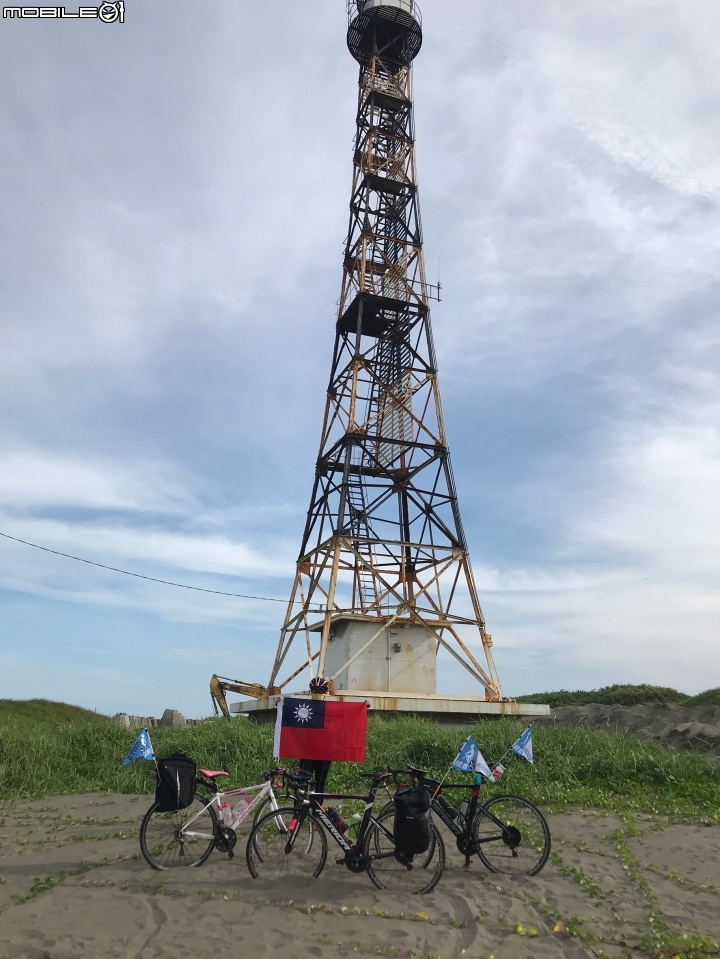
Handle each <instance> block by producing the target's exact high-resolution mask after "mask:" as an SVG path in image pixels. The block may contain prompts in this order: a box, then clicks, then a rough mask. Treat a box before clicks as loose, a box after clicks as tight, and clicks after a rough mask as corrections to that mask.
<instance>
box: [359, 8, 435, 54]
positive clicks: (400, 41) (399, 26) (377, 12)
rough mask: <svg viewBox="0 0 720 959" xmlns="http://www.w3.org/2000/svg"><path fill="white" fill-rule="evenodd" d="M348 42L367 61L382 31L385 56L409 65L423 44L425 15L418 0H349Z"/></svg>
mask: <svg viewBox="0 0 720 959" xmlns="http://www.w3.org/2000/svg"><path fill="white" fill-rule="evenodd" d="M347 8H348V19H349V21H350V24H349V27H348V35H347V44H348V49H349V50H350V53H352V55H353V56H354V57H355V59H356V60H357V61H358V63H360V64H363V65H367V64H368V63H369V61H370V58H371V57H372V55H373V52H374V48H375V42H374V41H375V32H376V30H379V31H380V46H382V47H383V60H384V61H385V62H386V63H388V64H391V63H393V62H394V63H396V64H397V66H398V68H399V67H403V66H408V65H409V64H410V63H411V62H412V61H413V60H414V59H415V57H416V56H417V55H418V53H419V51H420V46H421V44H422V18H421V16H420V9H419V8H418V5H417V4H416V3H415V2H414V0H348V3H347Z"/></svg>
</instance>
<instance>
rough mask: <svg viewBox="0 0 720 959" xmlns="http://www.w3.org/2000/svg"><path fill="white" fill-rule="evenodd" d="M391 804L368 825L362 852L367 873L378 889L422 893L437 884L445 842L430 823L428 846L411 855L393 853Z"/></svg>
mask: <svg viewBox="0 0 720 959" xmlns="http://www.w3.org/2000/svg"><path fill="white" fill-rule="evenodd" d="M394 818H395V809H394V807H390V806H388V807H387V808H386V809H384V810H383V811H382V812H381V813H380V815H379V816H378V817H377V820H376V821H375V822H373V823H371V824H370V828H369V829H368V832H367V836H366V838H365V848H364V850H363V851H364V853H365V855H366V856H367V858H368V866H367V872H368V875H369V876H370V879H371V880H372V882H373V883H374V884H375V885H376V886H377V888H378V889H388V890H389V891H390V892H409V893H412V894H414V895H422V894H423V893H426V892H430V891H431V890H432V889H434V888H435V886H437V884H438V882H439V881H440V876H442V874H443V870H444V869H445V843H444V842H443V839H442V836H441V835H440V833H439V832H438V831H437V829H436V828H435V824H434V823H433V822H432V821H431V822H430V845H429V846H428V848H427V850H426V851H425V852H421V853H417V854H416V855H415V856H407V857H406V856H401V855H396V849H395V840H394V838H393V835H392V827H393V820H394Z"/></svg>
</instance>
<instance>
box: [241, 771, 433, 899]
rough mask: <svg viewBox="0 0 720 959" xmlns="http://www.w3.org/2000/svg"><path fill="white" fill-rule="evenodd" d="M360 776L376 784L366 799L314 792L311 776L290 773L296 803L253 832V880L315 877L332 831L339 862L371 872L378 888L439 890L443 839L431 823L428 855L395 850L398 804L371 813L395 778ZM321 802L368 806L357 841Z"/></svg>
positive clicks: (249, 848)
mask: <svg viewBox="0 0 720 959" xmlns="http://www.w3.org/2000/svg"><path fill="white" fill-rule="evenodd" d="M361 775H362V776H365V777H366V778H367V779H370V780H371V782H370V790H369V792H368V794H367V795H366V796H355V795H348V794H346V793H313V792H311V791H310V789H309V780H310V773H306V772H302V771H301V772H297V773H292V774H290V773H285V784H286V785H288V786H290V788H291V789H292V790H293V792H294V794H295V802H294V805H293V806H288V807H285V808H281V809H278V810H276V811H274V812H270V813H268V814H267V815H266V816H263V818H262V819H260V821H259V822H258V823H257V825H256V826H255V827H254V829H253V830H252V832H251V833H250V836H249V838H248V842H247V847H246V858H247V864H248V869H249V870H250V875H251V876H252V877H253V878H254V879H261V878H262V879H266V878H268V879H269V878H278V877H280V876H304V877H307V878H313V879H316V878H317V877H318V876H319V875H320V873H321V872H322V871H323V867H324V866H325V861H326V859H327V838H326V834H325V833H326V831H327V832H328V833H330V835H331V836H332V838H333V839H334V840H335V842H336V843H337V844H338V846H340V848H341V849H342V851H343V855H342V856H339V857H338V858H336V860H335V862H336V863H337V864H338V865H340V866H346V867H347V868H348V869H349V870H350V871H351V872H356V873H361V872H367V874H368V876H369V877H370V879H371V881H372V882H373V883H374V884H375V885H376V886H377V888H378V889H388V890H392V891H393V892H409V893H416V894H422V893H426V892H430V890H431V889H434V888H435V886H436V885H437V883H438V881H439V879H440V876H441V875H442V873H443V869H444V868H445V844H444V843H443V840H442V836H441V835H440V833H439V832H438V831H437V829H436V827H435V826H434V825H433V824H432V823H431V824H430V830H431V837H430V845H429V847H428V849H427V851H426V852H422V853H418V854H417V855H414V856H413V855H404V854H403V853H402V852H400V851H399V850H398V849H396V845H395V840H394V838H393V831H392V827H393V820H394V815H395V809H394V806H393V805H392V804H391V805H390V806H388V807H386V808H384V809H383V810H382V812H381V813H380V814H379V815H378V816H374V815H373V812H372V810H373V805H374V804H375V798H376V795H377V791H378V789H379V788H380V787H381V786H385V787H386V788H387V781H388V780H389V779H391V778H392V777H393V774H392V773H391V772H386V773H361ZM321 799H323V800H327V799H359V800H362V801H363V802H364V803H365V811H364V814H363V817H362V819H361V821H360V824H359V827H358V831H357V838H356V840H355V842H354V843H353V842H350V841H349V840H348V838H347V837H346V836H344V835H343V833H342V832H341V831H340V830H339V829H338V828H337V826H335V824H334V823H333V822H332V820H331V819H330V817H329V816H328V814H327V812H326V811H325V809H324V808H323V806H322V803H321V802H320V800H321Z"/></svg>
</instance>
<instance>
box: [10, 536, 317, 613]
mask: <svg viewBox="0 0 720 959" xmlns="http://www.w3.org/2000/svg"><path fill="white" fill-rule="evenodd" d="M0 536H2V537H3V538H4V539H11V540H13V542H15V543H22V544H23V546H32V547H33V549H41V550H42V551H43V553H53V554H54V555H55V556H63V557H64V558H65V559H74V560H75V562H77V563H86V564H87V565H88V566H98V567H99V568H100V569H109V570H110V571H111V572H113V573H122V574H123V576H134V577H135V579H147V580H148V581H149V582H151V583H162V584H163V586H177V587H178V588H179V589H192V590H193V591H194V592H196V593H212V594H213V595H214V596H234V597H235V598H236V599H259V600H262V601H263V602H264V603H287V600H286V599H278V598H277V597H276V596H248V595H246V594H245V593H226V592H224V591H223V590H221V589H206V588H205V587H204V586H188V584H187V583H173V582H172V581H171V580H169V579H158V578H157V577H156V576H143V574H142V573H131V572H130V570H129V569H118V567H117V566H106V565H105V563H96V562H94V561H93V560H92V559H83V557H82V556H73V555H72V553H61V552H60V550H59V549H50V548H49V547H48V546H40V545H39V544H38V543H30V542H29V541H28V540H26V539H20V538H19V537H18V536H10V535H9V534H8V533H0ZM296 602H299V600H296Z"/></svg>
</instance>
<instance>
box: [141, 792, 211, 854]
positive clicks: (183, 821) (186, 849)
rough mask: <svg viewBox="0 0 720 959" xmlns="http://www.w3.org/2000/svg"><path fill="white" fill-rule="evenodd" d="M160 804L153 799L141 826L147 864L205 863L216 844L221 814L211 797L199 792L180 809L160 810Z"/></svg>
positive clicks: (142, 851)
mask: <svg viewBox="0 0 720 959" xmlns="http://www.w3.org/2000/svg"><path fill="white" fill-rule="evenodd" d="M158 805H159V804H158V803H153V805H152V806H151V807H150V808H149V809H148V811H147V812H146V813H145V816H144V818H143V821H142V824H141V826H140V852H141V853H142V854H143V858H144V859H145V861H146V862H147V864H148V865H149V866H152V868H153V869H157V870H164V869H174V868H177V867H184V868H191V867H195V866H202V864H203V863H204V862H205V860H206V859H207V858H208V857H209V856H210V854H211V853H212V851H213V849H214V848H215V835H216V830H217V816H216V815H215V810H214V809H213V808H212V806H211V805H210V800H209V799H207V798H206V797H205V796H202V795H201V794H200V793H196V794H195V798H194V799H193V801H192V803H191V804H190V805H189V806H187V807H186V808H185V809H179V810H177V811H176V812H160V811H159V810H158ZM198 805H199V806H200V807H201V808H200V809H198ZM191 819H192V820H193V822H192V823H191V826H192V827H193V828H191V829H189V830H188V829H187V825H188V822H189V820H191ZM208 819H209V822H208ZM195 823H198V824H199V826H198V827H197V828H195V826H194V824H195Z"/></svg>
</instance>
